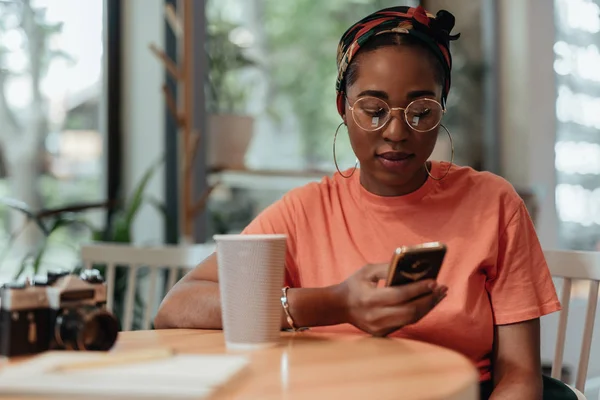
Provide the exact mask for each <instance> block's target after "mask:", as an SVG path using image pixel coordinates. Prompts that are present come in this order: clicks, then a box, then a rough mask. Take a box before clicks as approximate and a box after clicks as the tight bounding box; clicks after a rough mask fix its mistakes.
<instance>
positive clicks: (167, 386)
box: [0, 351, 249, 399]
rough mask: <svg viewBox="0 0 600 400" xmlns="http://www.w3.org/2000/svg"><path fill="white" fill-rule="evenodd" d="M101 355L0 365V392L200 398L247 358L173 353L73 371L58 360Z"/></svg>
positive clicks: (62, 354)
mask: <svg viewBox="0 0 600 400" xmlns="http://www.w3.org/2000/svg"><path fill="white" fill-rule="evenodd" d="M99 357H106V355H105V354H98V353H90V352H75V351H73V352H68V351H49V352H46V353H42V354H39V355H37V356H35V357H34V358H32V359H31V360H27V361H25V362H22V363H18V364H14V365H8V366H7V365H5V366H4V367H3V368H2V369H1V370H0V395H7V394H12V395H14V394H20V395H23V394H29V395H39V394H43V395H45V396H48V395H50V396H56V397H61V396H67V395H69V396H72V395H76V396H80V397H81V398H88V397H91V396H99V397H102V398H107V397H113V398H114V397H118V398H123V397H126V398H149V399H150V398H169V399H176V398H178V399H204V398H206V397H208V396H209V395H211V394H212V393H214V392H215V391H216V390H217V389H218V388H220V387H222V386H223V385H225V384H226V383H228V382H229V381H231V380H232V379H234V377H235V376H237V375H238V374H240V372H242V371H243V370H244V369H245V367H246V366H247V365H248V364H249V359H248V358H247V357H244V356H241V355H197V354H178V355H173V356H171V357H168V358H164V359H157V360H146V361H136V362H131V363H128V364H124V365H113V366H103V367H95V368H93V369H85V370H76V371H68V372H66V371H63V372H57V371H54V368H55V367H57V366H59V365H64V364H65V363H70V362H80V361H88V360H94V359H98V358H99Z"/></svg>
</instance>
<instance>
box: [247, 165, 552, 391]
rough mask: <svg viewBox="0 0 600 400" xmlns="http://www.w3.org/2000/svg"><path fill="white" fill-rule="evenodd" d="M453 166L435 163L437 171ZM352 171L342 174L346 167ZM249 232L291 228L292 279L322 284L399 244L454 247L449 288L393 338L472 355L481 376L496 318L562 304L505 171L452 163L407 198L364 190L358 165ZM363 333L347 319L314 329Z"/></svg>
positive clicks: (513, 318)
mask: <svg viewBox="0 0 600 400" xmlns="http://www.w3.org/2000/svg"><path fill="white" fill-rule="evenodd" d="M447 166H448V164H446V163H443V164H442V163H439V162H433V163H432V171H431V174H432V175H433V176H441V175H443V173H444V172H445V170H446V168H447ZM348 172H349V171H346V172H345V173H344V174H345V175H347V173H348ZM244 233H253V234H258V233H284V234H287V235H288V253H287V257H286V284H287V285H289V286H291V287H324V286H329V285H333V284H337V283H339V282H341V281H343V280H345V279H346V278H347V277H348V276H350V275H351V274H352V273H354V272H355V271H356V270H358V269H359V268H361V267H363V266H364V265H366V264H368V263H386V262H389V261H390V260H391V257H392V253H393V251H394V250H395V249H396V248H397V247H399V246H402V245H416V244H420V243H424V242H433V241H438V242H443V243H445V244H446V245H447V246H448V251H447V254H446V259H445V261H444V265H443V266H442V269H441V271H440V274H439V277H438V281H439V282H440V283H442V284H444V285H447V286H448V296H447V297H446V298H445V299H444V300H443V301H442V302H441V303H440V304H439V305H438V306H437V307H436V308H435V309H434V310H433V311H432V312H431V313H429V314H428V315H427V316H425V317H424V318H423V319H422V320H420V321H419V322H417V323H416V324H413V325H409V326H405V327H403V328H402V329H400V330H398V331H397V332H395V333H394V334H393V335H392V336H399V337H405V338H411V339H416V340H421V341H426V342H430V343H434V344H437V345H440V346H444V347H447V348H450V349H453V350H456V351H458V352H460V353H462V354H464V355H465V356H467V357H469V358H470V359H471V360H472V361H473V362H474V363H475V364H476V365H477V367H478V368H479V371H480V379H481V380H487V379H490V377H491V371H490V365H491V363H490V356H491V352H492V343H493V337H494V334H493V326H494V324H497V325H502V324H510V323H515V322H520V321H525V320H528V319H533V318H538V317H540V316H542V315H545V314H548V313H551V312H555V311H558V310H560V303H559V301H558V298H557V295H556V291H555V288H554V284H553V282H552V278H551V276H550V273H549V270H548V267H547V265H546V261H545V259H544V255H543V252H542V249H541V247H540V244H539V241H538V239H537V236H536V232H535V230H534V226H533V224H532V222H531V219H530V217H529V214H528V213H527V209H526V208H525V205H524V203H523V201H522V200H521V198H520V197H519V196H518V195H517V193H516V192H515V191H514V189H513V187H512V186H511V185H510V184H509V183H508V182H507V181H505V180H504V179H502V178H500V177H498V176H496V175H493V174H491V173H487V172H477V171H475V170H473V169H471V168H468V167H457V166H452V168H451V170H450V173H449V174H448V175H447V176H446V177H445V178H444V179H442V180H441V181H436V180H433V179H428V180H427V181H426V182H425V184H424V185H423V186H421V187H420V188H419V189H417V190H416V191H414V192H412V193H410V194H407V195H405V196H398V197H381V196H377V195H374V194H372V193H370V192H368V191H367V190H365V189H364V188H363V187H362V185H361V184H360V181H359V173H358V171H357V173H355V174H354V175H353V176H352V177H351V178H349V179H345V178H343V177H342V176H340V175H339V174H335V175H334V176H333V177H325V178H323V180H321V181H320V182H318V183H317V182H315V183H310V184H308V185H305V186H303V187H300V188H297V189H294V190H292V191H290V192H288V193H287V194H286V195H284V196H283V198H282V199H280V200H279V201H277V202H275V203H274V204H272V205H271V206H269V207H268V208H266V209H265V210H264V211H263V212H262V213H261V214H260V215H258V216H257V218H256V219H255V220H254V221H252V222H251V223H250V225H249V226H248V227H247V228H246V229H245V230H244ZM313 329H315V330H319V331H322V330H326V331H329V332H346V333H347V332H354V333H360V332H361V331H359V330H358V329H356V328H355V327H353V326H351V325H349V324H344V325H337V326H329V327H320V328H313Z"/></svg>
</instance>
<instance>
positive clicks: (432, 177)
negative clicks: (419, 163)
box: [425, 124, 454, 181]
mask: <svg viewBox="0 0 600 400" xmlns="http://www.w3.org/2000/svg"><path fill="white" fill-rule="evenodd" d="M440 126H441V127H442V128H444V130H445V131H446V133H447V134H448V138H449V139H450V148H451V149H452V156H451V158H450V165H448V168H447V169H446V173H445V174H444V176H442V177H441V178H436V177H435V176H433V175H431V173H430V172H429V168H427V162H425V171H427V175H429V177H430V178H431V179H435V180H436V181H441V180H442V179H444V178H445V177H446V175H448V172H450V168H452V163H453V162H454V143H453V142H452V135H451V134H450V131H449V130H448V128H446V127H445V126H444V124H440Z"/></svg>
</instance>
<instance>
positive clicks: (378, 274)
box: [364, 264, 389, 283]
mask: <svg viewBox="0 0 600 400" xmlns="http://www.w3.org/2000/svg"><path fill="white" fill-rule="evenodd" d="M388 267H389V266H388V265H387V264H369V265H367V266H366V267H365V269H364V272H365V277H366V278H367V280H369V281H370V282H373V283H377V282H379V281H380V280H383V279H386V278H387V274H388Z"/></svg>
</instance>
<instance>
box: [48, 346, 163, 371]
mask: <svg viewBox="0 0 600 400" xmlns="http://www.w3.org/2000/svg"><path fill="white" fill-rule="evenodd" d="M174 354H175V353H174V351H173V350H172V349H168V348H161V349H146V350H134V351H127V352H122V353H108V354H106V355H105V356H103V357H101V358H98V359H95V360H89V361H76V362H72V363H65V364H60V365H58V366H56V367H54V368H53V369H52V372H68V371H79V370H82V369H93V368H104V367H112V366H117V365H124V364H131V363H136V362H140V361H153V360H159V359H161V358H168V357H171V356H173V355H174Z"/></svg>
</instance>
